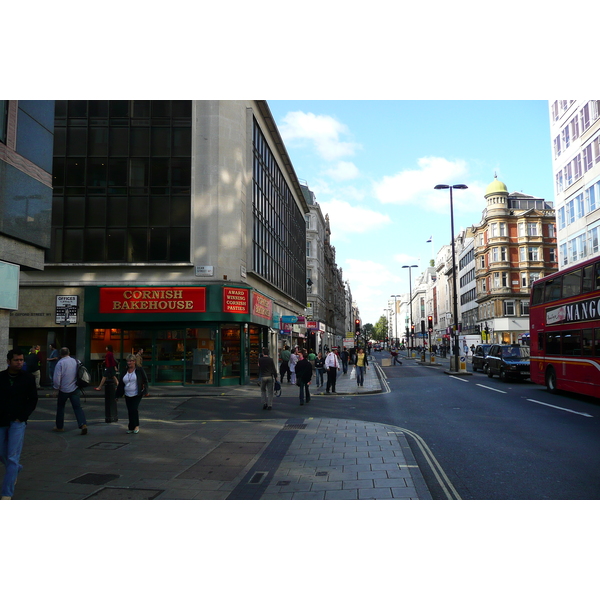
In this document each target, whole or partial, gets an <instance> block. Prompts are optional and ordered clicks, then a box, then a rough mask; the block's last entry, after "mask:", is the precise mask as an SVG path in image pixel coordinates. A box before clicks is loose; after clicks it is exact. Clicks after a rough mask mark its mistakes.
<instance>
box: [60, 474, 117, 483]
mask: <svg viewBox="0 0 600 600" xmlns="http://www.w3.org/2000/svg"><path fill="white" fill-rule="evenodd" d="M119 477H120V475H112V474H110V473H86V474H85V475H81V477H76V478H75V479H71V481H69V483H87V484H91V485H104V484H105V483H108V482H109V481H112V480H113V479H119Z"/></svg>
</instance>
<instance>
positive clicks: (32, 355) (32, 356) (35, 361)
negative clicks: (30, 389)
mask: <svg viewBox="0 0 600 600" xmlns="http://www.w3.org/2000/svg"><path fill="white" fill-rule="evenodd" d="M39 351H40V347H39V346H31V348H30V349H29V354H28V355H27V357H26V358H25V364H26V365H27V372H28V373H31V374H32V375H33V376H34V377H35V387H36V388H37V389H38V390H39V389H40V377H41V373H40V357H39V356H38V352H39Z"/></svg>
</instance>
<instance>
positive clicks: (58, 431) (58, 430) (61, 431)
mask: <svg viewBox="0 0 600 600" xmlns="http://www.w3.org/2000/svg"><path fill="white" fill-rule="evenodd" d="M52 431H56V433H63V432H64V429H59V428H58V427H55V428H54V429H53V430H52Z"/></svg>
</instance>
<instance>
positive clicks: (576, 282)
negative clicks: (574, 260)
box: [562, 269, 582, 298]
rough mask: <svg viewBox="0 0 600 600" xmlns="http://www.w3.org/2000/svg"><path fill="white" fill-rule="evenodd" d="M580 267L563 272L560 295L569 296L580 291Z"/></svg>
mask: <svg viewBox="0 0 600 600" xmlns="http://www.w3.org/2000/svg"><path fill="white" fill-rule="evenodd" d="M581 276H582V272H581V269H577V270H576V271H571V272H570V273H565V275H563V288H562V297H563V298H569V297H570V296H575V295H577V294H579V292H580V291H581Z"/></svg>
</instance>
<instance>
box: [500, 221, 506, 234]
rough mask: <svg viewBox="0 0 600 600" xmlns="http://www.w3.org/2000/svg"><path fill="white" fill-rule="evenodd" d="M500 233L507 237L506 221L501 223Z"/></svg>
mask: <svg viewBox="0 0 600 600" xmlns="http://www.w3.org/2000/svg"><path fill="white" fill-rule="evenodd" d="M500 235H501V236H502V237H506V223H500Z"/></svg>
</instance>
